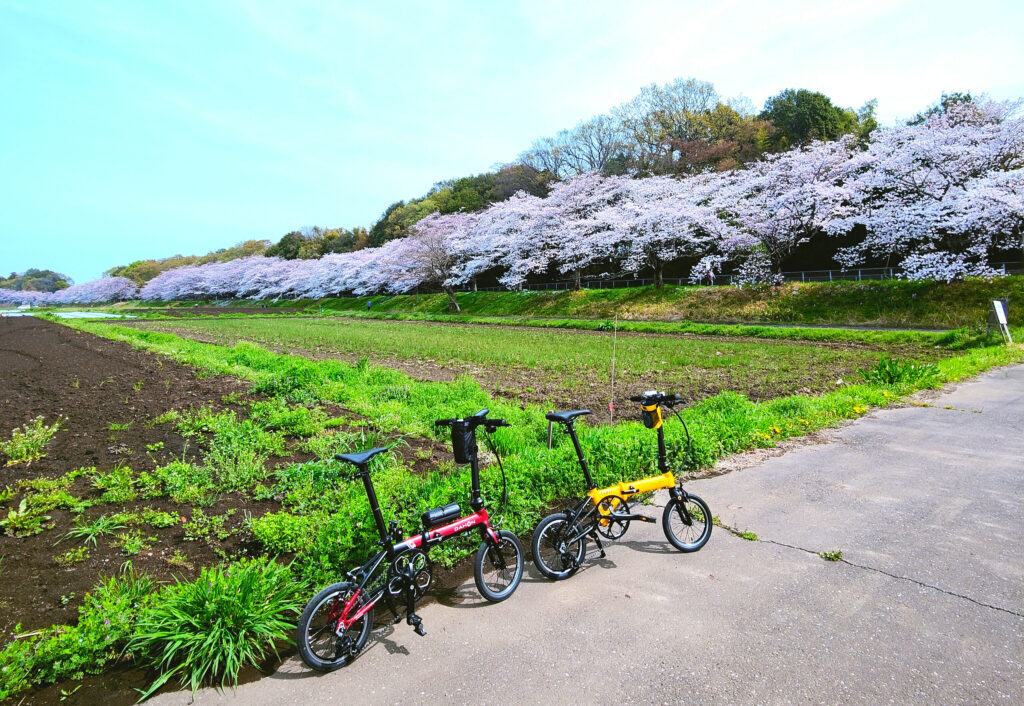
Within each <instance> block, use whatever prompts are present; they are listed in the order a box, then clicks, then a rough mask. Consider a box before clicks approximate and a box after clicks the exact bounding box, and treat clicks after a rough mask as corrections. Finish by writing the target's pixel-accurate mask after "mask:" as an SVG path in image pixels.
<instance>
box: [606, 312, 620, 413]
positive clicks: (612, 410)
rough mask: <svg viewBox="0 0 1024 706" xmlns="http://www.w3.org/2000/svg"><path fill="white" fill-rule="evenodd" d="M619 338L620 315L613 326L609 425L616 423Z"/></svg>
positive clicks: (616, 317) (616, 316)
mask: <svg viewBox="0 0 1024 706" xmlns="http://www.w3.org/2000/svg"><path fill="white" fill-rule="evenodd" d="M618 337H619V315H618V314H616V315H615V323H613V324H612V394H611V398H610V399H609V400H608V423H609V424H614V423H615V342H616V340H617V339H618Z"/></svg>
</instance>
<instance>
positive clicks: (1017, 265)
mask: <svg viewBox="0 0 1024 706" xmlns="http://www.w3.org/2000/svg"><path fill="white" fill-rule="evenodd" d="M992 267H993V268H995V269H996V270H999V271H1000V272H1001V273H1002V274H1004V275H1020V274H1024V263H1021V262H997V263H993V264H992ZM899 276H900V271H899V270H898V269H897V268H895V267H857V268H848V269H841V270H798V271H796V272H783V273H782V278H783V279H784V280H785V281H786V282H837V281H862V280H884V279H896V278H898V277H899ZM663 281H664V282H665V284H677V285H685V284H693V282H691V281H690V280H689V278H686V277H665V278H664V280H663ZM654 283H655V280H654V278H641V279H585V280H581V281H580V284H579V286H580V288H581V289H618V288H620V287H646V286H648V285H652V284H654ZM697 284H704V285H706V284H719V285H728V284H735V279H734V275H731V274H727V275H718V276H716V277H715V278H714V280H713V281H712V282H710V283H709V282H707V281H703V282H698V283H697ZM575 288H576V282H575V280H562V281H559V282H541V283H528V284H524V285H523V289H524V290H527V291H531V292H545V291H560V290H565V289H575ZM460 291H463V292H469V291H476V292H505V291H508V288H507V287H476V288H474V287H472V286H471V285H465V286H463V287H461V289H460Z"/></svg>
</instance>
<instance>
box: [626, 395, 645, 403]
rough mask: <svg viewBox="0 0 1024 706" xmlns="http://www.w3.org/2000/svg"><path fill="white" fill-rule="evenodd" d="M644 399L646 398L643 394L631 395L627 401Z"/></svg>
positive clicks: (641, 400)
mask: <svg viewBox="0 0 1024 706" xmlns="http://www.w3.org/2000/svg"><path fill="white" fill-rule="evenodd" d="M645 399H647V398H646V397H644V396H643V395H631V396H630V398H629V401H630V402H643V401H644V400H645Z"/></svg>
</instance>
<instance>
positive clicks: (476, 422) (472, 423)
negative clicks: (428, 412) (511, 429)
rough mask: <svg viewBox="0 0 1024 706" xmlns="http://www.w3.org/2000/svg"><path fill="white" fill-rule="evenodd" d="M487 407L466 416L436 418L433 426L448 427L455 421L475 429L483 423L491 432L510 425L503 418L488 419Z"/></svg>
mask: <svg viewBox="0 0 1024 706" xmlns="http://www.w3.org/2000/svg"><path fill="white" fill-rule="evenodd" d="M490 411H491V410H489V409H481V410H480V411H479V412H477V413H476V414H473V415H470V416H468V417H451V418H449V419H437V420H435V421H434V426H435V427H450V426H452V425H453V424H456V423H462V424H464V425H465V426H466V427H467V428H468V429H476V428H477V427H478V426H481V425H483V426H484V427H485V428H486V429H487V431H488V432H493V431H494V430H495V429H497V428H498V427H508V426H512V425H511V424H509V423H508V422H506V421H505V420H504V419H489V418H488V417H487V413H488V412H490Z"/></svg>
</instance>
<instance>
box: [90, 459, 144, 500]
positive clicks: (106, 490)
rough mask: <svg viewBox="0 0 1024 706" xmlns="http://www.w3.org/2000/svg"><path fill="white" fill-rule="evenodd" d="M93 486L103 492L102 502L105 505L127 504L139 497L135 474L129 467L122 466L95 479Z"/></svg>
mask: <svg viewBox="0 0 1024 706" xmlns="http://www.w3.org/2000/svg"><path fill="white" fill-rule="evenodd" d="M92 485H93V487H94V488H96V489H97V490H102V491H103V495H101V496H100V501H102V502H105V503H126V502H131V501H132V500H135V499H136V498H137V497H139V494H138V492H137V491H136V490H135V472H134V471H133V470H132V469H131V468H129V467H128V466H120V467H118V468H115V469H113V470H111V471H108V472H106V473H100V474H98V475H97V476H95V478H93V482H92Z"/></svg>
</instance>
